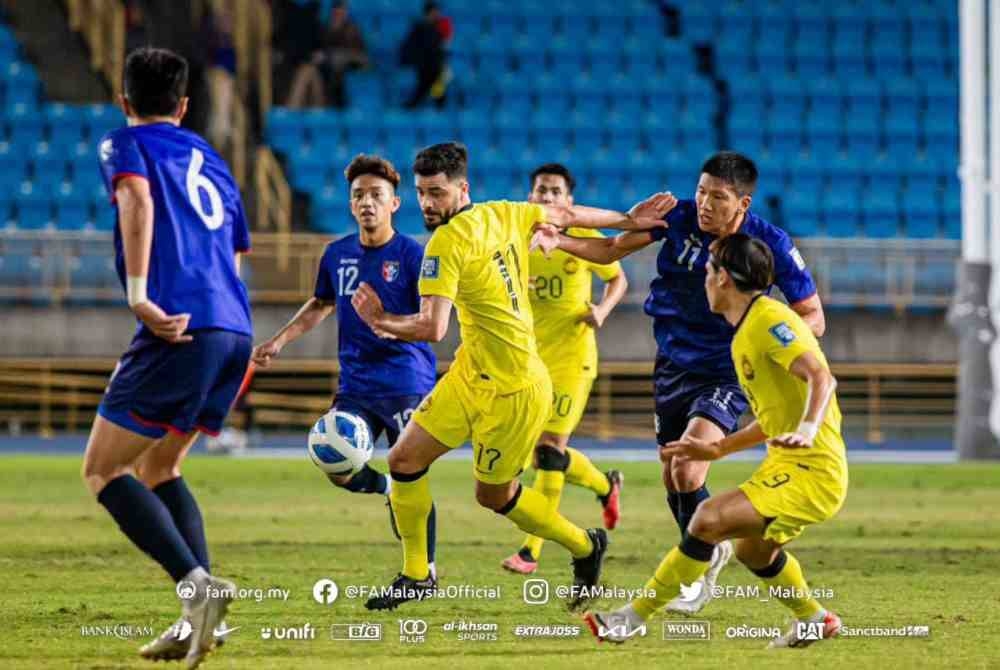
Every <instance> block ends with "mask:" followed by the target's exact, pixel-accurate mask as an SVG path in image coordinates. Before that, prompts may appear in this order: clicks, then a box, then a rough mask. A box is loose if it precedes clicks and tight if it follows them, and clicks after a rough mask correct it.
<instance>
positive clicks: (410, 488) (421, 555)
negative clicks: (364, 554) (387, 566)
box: [389, 468, 434, 579]
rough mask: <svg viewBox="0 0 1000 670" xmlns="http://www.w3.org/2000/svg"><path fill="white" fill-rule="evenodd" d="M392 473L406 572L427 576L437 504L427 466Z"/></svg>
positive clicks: (391, 496)
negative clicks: (430, 524)
mask: <svg viewBox="0 0 1000 670" xmlns="http://www.w3.org/2000/svg"><path fill="white" fill-rule="evenodd" d="M389 474H390V476H391V477H392V479H393V486H392V493H391V494H389V502H390V504H391V505H392V511H393V513H394V514H395V515H396V528H398V529H399V535H400V537H401V538H402V539H403V574H404V575H406V576H407V577H410V578H412V579H425V578H426V577H427V575H428V572H429V568H428V567H427V541H428V537H427V519H428V517H429V516H430V513H431V509H433V507H434V501H433V500H432V499H431V486H430V482H429V481H427V477H426V475H427V468H424V469H423V470H421V471H420V472H414V473H413V474H404V473H400V472H391V473H389Z"/></svg>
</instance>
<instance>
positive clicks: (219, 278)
mask: <svg viewBox="0 0 1000 670" xmlns="http://www.w3.org/2000/svg"><path fill="white" fill-rule="evenodd" d="M98 151H99V153H100V164H101V174H102V175H103V177H104V183H105V186H106V187H107V189H108V193H110V194H111V201H112V203H115V196H114V193H115V184H116V182H117V181H118V180H119V179H122V178H124V177H141V178H143V179H145V180H147V181H148V182H149V190H150V193H151V195H152V198H153V245H152V249H151V251H150V255H149V274H148V281H147V294H148V296H149V299H150V300H151V301H152V302H154V303H156V304H157V305H159V306H160V307H161V308H163V311H165V312H166V313H167V314H190V315H191V321H190V325H189V326H188V328H189V330H197V329H204V328H217V329H221V330H229V331H233V332H237V333H243V334H245V335H253V330H252V328H251V325H250V301H249V299H248V297H247V290H246V286H244V285H243V281H242V280H241V279H240V277H239V273H238V272H237V270H236V262H235V259H234V253H235V252H245V251H249V250H250V233H249V231H248V229H247V221H246V215H245V214H244V211H243V204H242V202H241V200H240V191H239V187H238V186H237V185H236V181H235V180H234V179H233V176H232V175H231V174H230V173H229V169H228V168H227V167H226V163H225V161H223V160H222V158H221V157H220V156H219V155H218V154H217V153H215V150H213V149H212V147H211V146H209V145H208V143H207V142H205V140H203V139H202V138H201V137H199V136H198V135H196V134H195V133H192V132H191V131H189V130H186V129H184V128H179V127H177V126H175V125H173V124H170V123H154V124H149V125H141V126H132V127H127V128H119V129H117V130H113V131H111V132H110V133H108V134H107V135H105V136H104V137H103V138H102V139H101V143H100V145H99V148H98ZM116 206H117V205H116ZM115 255H116V257H115V261H116V263H115V264H116V267H117V270H118V277H119V279H120V280H121V282H122V286H123V287H124V286H125V256H124V253H123V248H122V238H121V228H120V226H118V225H116V226H115ZM145 330H146V327H145V326H144V325H143V324H142V323H140V324H139V331H138V333H139V334H142V333H143V331H145Z"/></svg>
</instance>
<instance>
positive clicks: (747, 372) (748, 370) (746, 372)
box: [740, 355, 754, 381]
mask: <svg viewBox="0 0 1000 670" xmlns="http://www.w3.org/2000/svg"><path fill="white" fill-rule="evenodd" d="M740 367H741V368H742V369H743V376H744V377H745V378H746V379H748V380H750V381H753V374H754V373H753V366H752V365H750V359H749V358H747V357H746V355H744V356H743V360H742V361H740Z"/></svg>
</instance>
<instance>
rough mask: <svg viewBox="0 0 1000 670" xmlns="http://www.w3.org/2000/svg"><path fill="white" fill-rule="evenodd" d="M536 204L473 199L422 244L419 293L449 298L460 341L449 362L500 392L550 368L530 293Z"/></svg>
mask: <svg viewBox="0 0 1000 670" xmlns="http://www.w3.org/2000/svg"><path fill="white" fill-rule="evenodd" d="M544 221H545V210H544V208H543V207H541V206H540V205H535V204H531V203H526V202H507V201H495V202H484V203H479V204H475V205H471V206H469V207H468V208H466V209H463V210H462V211H461V212H459V213H458V214H456V215H455V216H453V217H452V218H451V220H450V221H448V222H447V223H446V224H444V225H441V226H438V227H437V228H436V229H435V230H434V232H433V234H432V235H431V238H430V240H429V241H428V242H427V246H426V248H425V249H424V260H423V264H422V266H421V269H420V284H419V289H420V295H422V296H425V295H426V296H430V295H438V296H442V297H445V298H448V299H449V300H451V301H452V302H454V303H455V308H456V310H457V312H458V323H459V326H460V328H461V336H462V344H461V346H459V348H458V350H457V351H456V352H455V362H454V364H453V366H452V369H454V370H456V371H458V372H460V373H461V374H462V375H463V377H464V378H465V379H466V380H467V381H468V383H469V384H471V385H473V386H477V387H483V388H492V389H493V390H495V391H496V393H498V394H507V393H513V392H515V391H519V390H520V389H523V388H525V387H527V386H529V385H531V384H535V383H537V381H538V380H539V379H540V378H542V377H546V376H547V375H548V372H547V371H546V369H545V364H544V363H542V359H541V358H540V357H539V355H538V346H537V344H536V341H535V330H534V324H533V320H532V314H531V301H530V299H529V297H528V244H529V242H530V239H531V234H532V229H533V228H534V226H535V224H536V223H541V222H544Z"/></svg>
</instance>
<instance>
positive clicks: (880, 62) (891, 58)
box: [871, 35, 907, 79]
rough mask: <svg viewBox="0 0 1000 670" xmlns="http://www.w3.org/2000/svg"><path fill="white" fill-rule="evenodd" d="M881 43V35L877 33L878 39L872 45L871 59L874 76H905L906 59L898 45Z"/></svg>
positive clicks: (884, 77) (883, 77)
mask: <svg viewBox="0 0 1000 670" xmlns="http://www.w3.org/2000/svg"><path fill="white" fill-rule="evenodd" d="M881 43H882V35H879V38H878V41H877V42H875V44H873V45H872V46H873V51H872V57H871V60H872V67H873V69H874V72H875V76H876V77H879V78H882V79H890V78H892V77H904V76H906V74H907V72H906V60H905V59H904V57H903V52H902V51H901V50H900V49H899V48H898V47H894V46H892V45H885V46H882V44H881Z"/></svg>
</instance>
